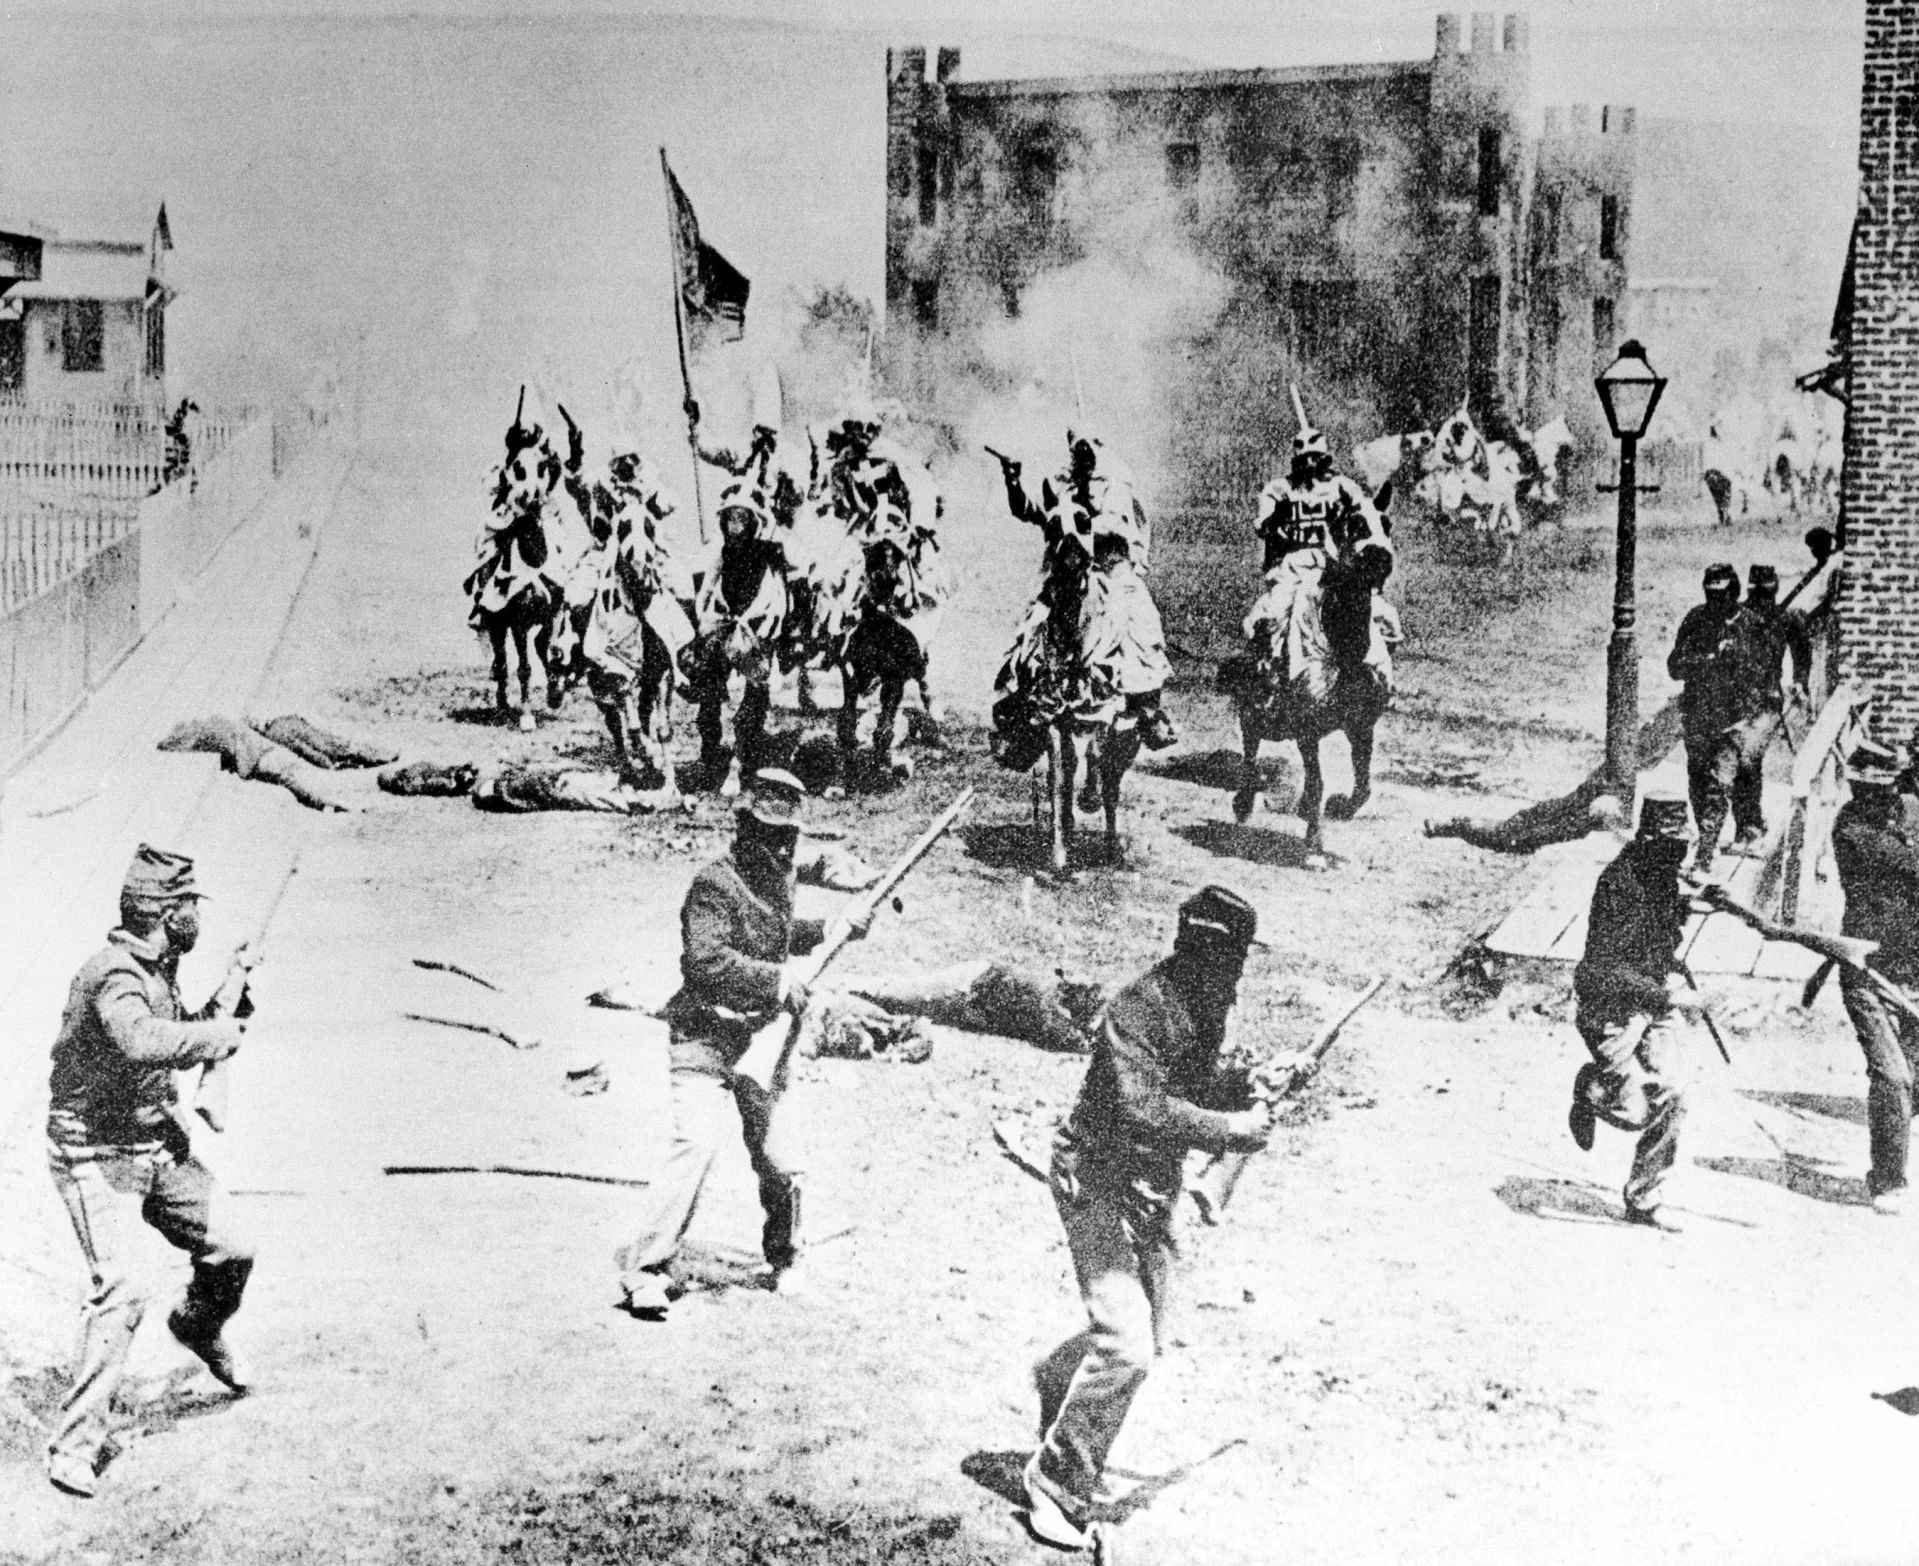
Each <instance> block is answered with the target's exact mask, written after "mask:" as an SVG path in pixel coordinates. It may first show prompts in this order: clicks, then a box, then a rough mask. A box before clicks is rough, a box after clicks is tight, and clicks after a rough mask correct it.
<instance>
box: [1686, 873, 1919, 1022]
mask: <svg viewBox="0 0 1919 1566" xmlns="http://www.w3.org/2000/svg"><path fill="white" fill-rule="evenodd" d="M1687 885H1688V886H1689V887H1690V888H1691V890H1692V891H1693V894H1694V895H1695V896H1697V897H1698V898H1699V899H1700V900H1701V901H1702V902H1705V903H1708V904H1710V905H1711V906H1713V907H1714V908H1717V909H1718V910H1719V911H1720V912H1721V913H1729V914H1731V915H1732V916H1733V917H1734V918H1735V919H1739V920H1742V921H1743V922H1744V923H1746V924H1749V925H1751V926H1752V927H1753V928H1754V929H1755V930H1757V931H1758V932H1759V933H1760V934H1761V935H1763V936H1764V937H1765V938H1766V939H1767V940H1769V941H1787V942H1790V943H1791V944H1792V945H1794V946H1803V947H1805V948H1806V950H1807V951H1809V952H1813V953H1816V954H1817V955H1818V956H1820V957H1823V958H1824V959H1825V961H1824V962H1822V963H1821V964H1820V965H1819V971H1818V972H1816V973H1815V974H1814V975H1813V976H1812V978H1811V979H1810V980H1809V981H1807V984H1806V990H1805V997H1804V1004H1807V1005H1810V1004H1811V1002H1812V998H1813V997H1816V996H1817V995H1818V993H1819V987H1820V986H1821V985H1822V984H1824V983H1825V982H1826V977H1827V975H1828V974H1830V973H1831V972H1832V970H1833V969H1834V968H1851V969H1852V970H1853V971H1854V972H1856V973H1862V974H1864V975H1865V976H1866V978H1867V979H1868V980H1869V981H1870V982H1871V984H1872V987H1873V988H1874V989H1876V990H1877V991H1878V992H1879V993H1880V995H1881V996H1882V997H1884V998H1885V999H1886V1000H1887V1001H1889V1002H1890V1003H1891V1004H1892V1005H1894V1006H1896V1007H1898V1008H1899V1010H1901V1011H1903V1012H1904V1013H1906V1015H1907V1016H1909V1017H1912V1018H1913V1019H1914V1020H1916V1021H1919V1006H1916V1005H1914V1004H1913V1002H1912V1001H1911V999H1909V998H1908V997H1907V995H1906V992H1905V991H1904V990H1902V989H1900V988H1899V986H1898V985H1896V984H1894V983H1893V982H1892V980H1890V979H1888V978H1887V977H1886V976H1885V975H1884V974H1883V973H1880V972H1879V971H1878V970H1877V969H1876V968H1873V967H1871V966H1870V965H1869V964H1868V963H1867V961H1866V959H1867V958H1868V957H1870V956H1871V955H1872V954H1873V953H1874V952H1876V951H1877V950H1878V949H1879V943H1878V942H1877V941H1868V940H1864V939H1862V938H1861V937H1859V936H1856V935H1826V934H1824V933H1822V932H1821V931H1818V930H1800V929H1796V928H1794V927H1793V926H1791V925H1784V924H1775V923H1774V922H1773V921H1772V920H1770V919H1768V918H1767V917H1766V916H1765V915H1764V914H1762V913H1760V912H1759V911H1758V910H1757V909H1755V908H1748V907H1746V906H1745V905H1744V904H1743V903H1739V902H1736V901H1734V899H1733V898H1732V896H1731V895H1730V894H1729V893H1728V892H1727V891H1726V889H1725V888H1724V887H1722V886H1718V885H1715V884H1714V883H1712V882H1710V881H1704V882H1702V881H1695V880H1693V879H1692V878H1691V877H1688V878H1687Z"/></svg>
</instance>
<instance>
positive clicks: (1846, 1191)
mask: <svg viewBox="0 0 1919 1566" xmlns="http://www.w3.org/2000/svg"><path fill="white" fill-rule="evenodd" d="M1694 1161H1695V1162H1696V1163H1697V1164H1698V1165H1699V1167H1700V1168H1701V1169H1710V1170H1712V1171H1713V1173H1714V1174H1723V1175H1738V1176H1739V1177H1740V1178H1741V1179H1745V1180H1763V1181H1765V1182H1766V1183H1767V1184H1768V1185H1776V1186H1781V1187H1783V1188H1784V1189H1785V1190H1788V1191H1790V1192H1792V1194H1793V1195H1794V1196H1805V1197H1810V1198H1811V1199H1812V1200H1813V1201H1815V1202H1831V1203H1832V1204H1833V1205H1834V1206H1835V1207H1870V1206H1871V1205H1872V1201H1871V1198H1870V1197H1868V1196H1867V1195H1866V1182H1865V1181H1863V1180H1861V1179H1858V1178H1856V1177H1851V1176H1848V1177H1844V1178H1842V1177H1840V1176H1838V1175H1829V1174H1826V1173H1825V1172H1823V1171H1822V1170H1819V1169H1815V1168H1813V1167H1812V1166H1811V1164H1810V1162H1809V1161H1807V1160H1804V1159H1799V1158H1700V1159H1696V1160H1694Z"/></svg>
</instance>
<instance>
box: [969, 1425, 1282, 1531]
mask: <svg viewBox="0 0 1919 1566" xmlns="http://www.w3.org/2000/svg"><path fill="white" fill-rule="evenodd" d="M1245 1444H1246V1441H1245V1439H1244V1438H1243V1437H1239V1438H1236V1439H1234V1440H1231V1441H1228V1442H1226V1444H1225V1445H1223V1446H1218V1447H1215V1448H1214V1449H1213V1450H1212V1451H1210V1452H1208V1453H1207V1454H1206V1455H1205V1456H1204V1457H1202V1458H1199V1459H1197V1460H1196V1461H1194V1462H1190V1463H1182V1464H1181V1465H1180V1466H1179V1467H1177V1468H1174V1469H1170V1470H1168V1471H1167V1472H1166V1473H1163V1474H1142V1473H1135V1472H1134V1471H1133V1470H1132V1469H1130V1468H1108V1469H1107V1470H1106V1484H1107V1486H1108V1487H1109V1488H1111V1489H1112V1490H1114V1491H1115V1492H1117V1493H1116V1494H1115V1495H1114V1496H1113V1498H1112V1499H1111V1500H1109V1501H1105V1502H1102V1503H1100V1504H1098V1505H1095V1506H1094V1507H1093V1508H1092V1510H1091V1516H1092V1520H1093V1521H1095V1522H1105V1523H1121V1522H1124V1521H1126V1519H1127V1518H1129V1517H1132V1516H1135V1515H1136V1514H1138V1513H1140V1512H1143V1511H1145V1510H1146V1508H1147V1507H1149V1506H1151V1505H1152V1504H1153V1502H1154V1501H1156V1500H1158V1499H1159V1498H1160V1497H1161V1496H1162V1495H1164V1494H1165V1493H1166V1492H1167V1491H1168V1490H1170V1489H1172V1488H1173V1486H1174V1485H1176V1484H1181V1483H1183V1482H1184V1481H1186V1480H1187V1479H1190V1478H1191V1477H1192V1476H1193V1474H1194V1473H1195V1472H1197V1471H1198V1470H1199V1469H1201V1468H1203V1467H1205V1466H1206V1464H1208V1463H1211V1462H1214V1461H1216V1460H1217V1459H1219V1458H1221V1457H1224V1456H1225V1455H1226V1454H1227V1453H1228V1452H1230V1451H1232V1450H1233V1448H1234V1447H1236V1446H1244V1445H1245ZM1032 1455H1033V1454H1032V1453H1031V1451H1021V1452H974V1453H973V1454H972V1455H971V1456H969V1457H968V1458H966V1460H965V1461H964V1462H962V1463H961V1464H960V1472H961V1473H963V1474H964V1475H966V1477H967V1478H968V1479H971V1480H972V1481H973V1483H974V1484H976V1485H978V1486H979V1487H980V1488H981V1489H983V1490H990V1491H991V1492H992V1493H993V1494H994V1495H997V1496H998V1497H999V1498H1000V1499H1001V1500H1002V1501H1005V1502H1006V1503H1007V1505H1009V1506H1015V1507H1018V1508H1020V1509H1021V1510H1024V1509H1025V1506H1026V1479H1025V1469H1026V1463H1027V1460H1028V1459H1029V1458H1030V1457H1031V1456H1032Z"/></svg>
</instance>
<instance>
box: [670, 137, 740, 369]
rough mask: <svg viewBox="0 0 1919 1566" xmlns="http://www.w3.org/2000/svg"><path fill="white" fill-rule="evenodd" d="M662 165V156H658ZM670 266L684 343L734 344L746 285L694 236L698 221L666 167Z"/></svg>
mask: <svg viewBox="0 0 1919 1566" xmlns="http://www.w3.org/2000/svg"><path fill="white" fill-rule="evenodd" d="M661 162H662V163H663V164H664V163H665V159H664V158H663V157H662V159H661ZM666 199H667V205H668V207H669V208H670V211H669V213H668V219H669V222H670V225H671V228H672V234H673V267H674V271H675V272H676V273H677V275H678V282H679V289H680V308H681V310H682V311H683V312H684V315H685V321H686V331H687V336H688V339H689V343H690V346H692V347H694V348H696V349H697V348H701V347H704V346H705V345H706V344H707V343H710V342H719V343H731V342H738V341H739V339H740V337H741V336H742V334H744V332H745V331H746V296H747V294H748V292H749V291H750V290H751V288H752V286H753V285H752V284H751V283H750V282H749V281H748V280H747V278H746V277H745V275H744V274H743V273H741V271H740V270H739V268H738V267H736V266H734V265H733V263H732V262H731V261H729V260H727V259H726V257H725V256H723V255H721V254H720V253H719V251H717V250H715V249H714V248H713V247H712V246H711V245H709V244H707V243H706V241H705V240H703V239H701V238H700V220H699V218H698V217H697V216H696V215H695V214H694V211H693V203H692V202H690V201H688V200H687V199H686V192H685V191H683V190H682V189H680V182H679V180H678V178H677V177H676V176H675V175H674V173H673V170H672V168H671V167H668V168H667V170H666Z"/></svg>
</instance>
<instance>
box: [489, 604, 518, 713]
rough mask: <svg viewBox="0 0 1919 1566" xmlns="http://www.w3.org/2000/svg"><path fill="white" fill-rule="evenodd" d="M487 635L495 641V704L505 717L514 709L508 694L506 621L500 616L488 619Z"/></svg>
mask: <svg viewBox="0 0 1919 1566" xmlns="http://www.w3.org/2000/svg"><path fill="white" fill-rule="evenodd" d="M486 635H487V640H488V641H490V642H492V643H493V705H494V709H495V710H496V711H497V712H498V713H499V714H500V715H501V716H502V717H504V716H505V715H506V714H507V713H509V712H511V711H512V710H513V703H512V701H511V700H510V699H509V698H508V696H507V694H506V621H505V620H504V619H502V618H498V617H496V618H494V619H491V620H489V621H487V625H486Z"/></svg>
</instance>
